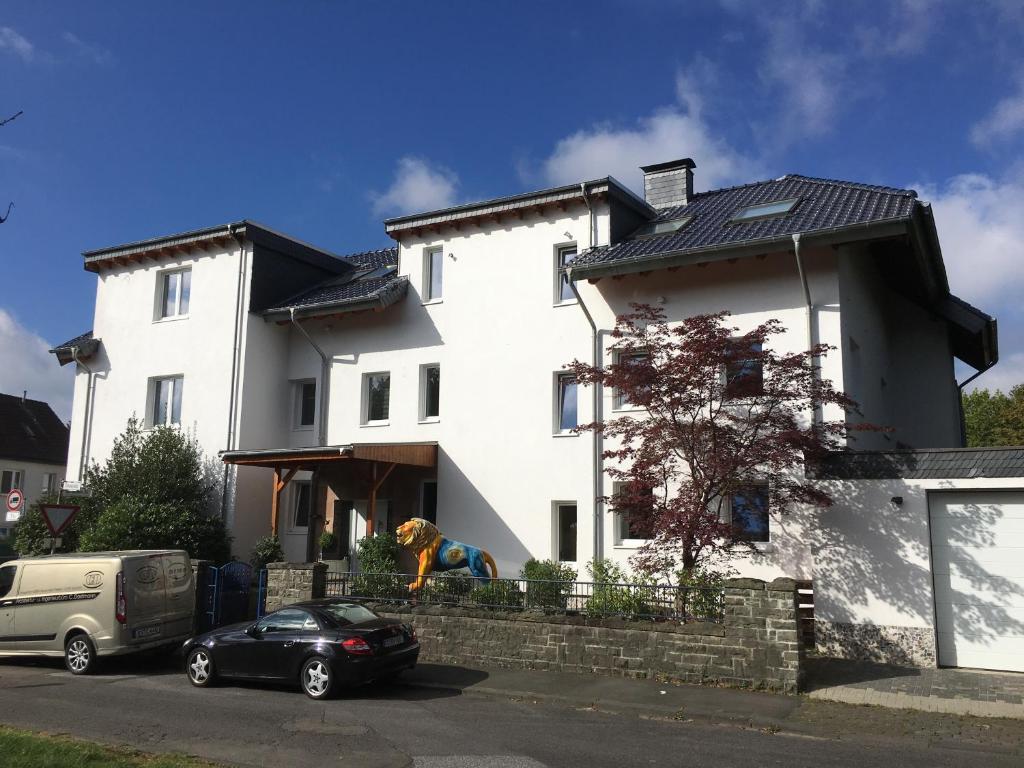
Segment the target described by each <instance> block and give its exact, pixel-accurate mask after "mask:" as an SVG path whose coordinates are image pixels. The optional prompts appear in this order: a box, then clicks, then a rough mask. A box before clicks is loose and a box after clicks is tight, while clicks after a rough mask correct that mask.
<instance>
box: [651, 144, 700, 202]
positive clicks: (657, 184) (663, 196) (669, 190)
mask: <svg viewBox="0 0 1024 768" xmlns="http://www.w3.org/2000/svg"><path fill="white" fill-rule="evenodd" d="M696 167H697V164H696V163H695V162H693V160H691V159H690V158H688V157H684V158H683V159H682V160H671V161H669V162H667V163H657V164H656V165H645V166H643V167H641V168H640V170H641V171H643V172H644V200H646V201H647V203H648V205H650V206H651V207H652V208H657V209H659V210H660V209H662V208H672V207H674V206H677V205H686V204H687V203H688V202H690V198H691V197H693V169H694V168H696Z"/></svg>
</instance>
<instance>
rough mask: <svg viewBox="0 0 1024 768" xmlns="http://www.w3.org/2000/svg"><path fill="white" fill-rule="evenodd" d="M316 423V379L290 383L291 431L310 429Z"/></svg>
mask: <svg viewBox="0 0 1024 768" xmlns="http://www.w3.org/2000/svg"><path fill="white" fill-rule="evenodd" d="M315 421H316V379H304V380H302V381H293V382H292V429H312V428H313V423H314V422H315Z"/></svg>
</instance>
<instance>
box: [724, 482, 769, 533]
mask: <svg viewBox="0 0 1024 768" xmlns="http://www.w3.org/2000/svg"><path fill="white" fill-rule="evenodd" d="M729 516H730V521H731V524H732V536H733V538H734V539H735V540H736V541H750V542H767V541H769V540H770V538H771V532H770V530H769V528H770V526H769V517H768V483H751V484H750V485H748V486H746V487H744V488H741V489H740V490H738V491H736V492H735V493H733V495H732V498H731V499H730V504H729Z"/></svg>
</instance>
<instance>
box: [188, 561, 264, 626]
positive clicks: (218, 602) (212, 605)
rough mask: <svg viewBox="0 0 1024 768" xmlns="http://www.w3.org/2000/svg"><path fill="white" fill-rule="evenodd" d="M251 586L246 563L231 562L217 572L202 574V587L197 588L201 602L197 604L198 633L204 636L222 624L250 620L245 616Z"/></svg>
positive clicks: (215, 570)
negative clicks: (200, 595) (199, 605)
mask: <svg viewBox="0 0 1024 768" xmlns="http://www.w3.org/2000/svg"><path fill="white" fill-rule="evenodd" d="M251 583H252V567H251V566H249V565H248V564H246V563H240V562H232V563H227V564H226V565H222V566H221V567H220V568H209V569H207V571H206V584H205V585H202V586H201V588H202V589H203V591H204V599H203V600H202V603H201V609H200V612H199V620H200V624H201V625H202V626H201V627H200V628H199V631H201V632H206V631H207V630H210V629H214V628H215V627H222V626H224V625H225V624H235V623H236V622H240V621H245V620H246V619H248V618H251V617H250V615H249V587H250V584H251Z"/></svg>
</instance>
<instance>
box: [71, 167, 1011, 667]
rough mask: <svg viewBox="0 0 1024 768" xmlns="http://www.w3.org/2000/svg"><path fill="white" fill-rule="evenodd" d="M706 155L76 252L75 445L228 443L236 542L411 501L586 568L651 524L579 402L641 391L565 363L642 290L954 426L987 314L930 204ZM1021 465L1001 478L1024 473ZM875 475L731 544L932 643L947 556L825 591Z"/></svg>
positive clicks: (625, 553)
mask: <svg viewBox="0 0 1024 768" xmlns="http://www.w3.org/2000/svg"><path fill="white" fill-rule="evenodd" d="M694 167H695V166H694V164H693V162H692V161H690V160H682V161H674V162H669V163H661V164H658V165H654V166H648V167H646V168H644V173H645V198H643V199H642V198H640V197H638V196H636V195H634V194H633V193H632V192H631V191H629V190H628V189H627V188H625V187H624V186H622V185H621V184H620V183H619V182H617V181H616V180H615V179H613V178H610V177H607V178H603V179H596V180H592V181H585V182H582V183H580V184H572V185H567V186H563V187H557V188H554V189H547V190H541V191H538V192H531V193H527V194H520V195H514V196H510V197H504V198H499V199H496V200H489V201H484V202H479V203H472V204H468V205H461V206H456V207H453V208H448V209H445V210H440V211H433V212H429V213H423V214H414V215H409V216H402V217H398V218H394V219H389V220H388V221H386V222H385V230H386V232H387V234H388V235H389V236H390V237H391V238H392V239H393V240H394V241H395V242H396V247H394V248H387V249H382V250H379V251H372V252H369V253H364V254H356V255H353V256H349V257H343V258H338V257H334V256H332V255H331V254H329V253H327V252H325V251H322V250H320V249H316V248H312V247H311V246H308V245H305V244H303V243H301V242H299V241H297V240H293V239H291V238H288V237H285V236H283V235H279V234H277V233H274V232H272V231H271V230H269V229H267V228H265V227H262V226H259V225H256V224H253V223H252V222H246V221H243V222H239V223H236V224H231V225H226V226H222V227H215V228H212V229H207V230H200V231H196V232H190V233H185V234H181V235H173V236H169V237H163V238H157V239H154V240H148V241H144V242H137V243H130V244H128V245H124V246H117V247H113V248H105V249H102V250H98V251H89V252H86V253H85V254H84V255H85V266H86V269H88V270H91V271H94V272H96V273H97V274H98V275H99V278H100V283H99V290H98V293H97V306H96V320H95V324H94V329H93V332H92V334H91V335H89V336H88V337H79V338H78V339H75V340H72V341H69V342H67V343H66V344H63V345H60V346H59V347H57V348H55V350H54V351H55V353H56V354H57V355H58V356H59V357H60V358H61V359H62V361H71V360H77V361H78V375H77V377H76V390H75V405H74V416H73V421H72V425H73V439H72V442H71V449H70V452H69V465H70V466H71V467H73V468H74V467H80V466H81V464H82V462H83V461H85V460H86V459H89V460H92V459H97V460H98V459H102V458H103V457H105V456H106V454H107V452H108V451H109V448H110V445H111V442H112V440H113V438H114V437H115V436H116V435H117V434H118V432H120V431H121V430H122V429H123V427H124V423H125V421H126V419H127V418H128V416H129V415H130V414H132V413H136V414H138V415H139V416H142V417H143V418H144V419H145V420H146V423H147V424H153V423H166V424H178V425H181V427H182V428H186V429H189V430H191V431H193V432H194V433H195V435H196V437H197V439H198V440H199V442H200V444H201V445H202V446H203V448H204V449H205V450H206V451H207V453H208V454H209V455H210V456H216V455H220V456H222V458H223V460H224V462H225V473H224V478H225V490H224V497H223V498H224V501H223V514H224V516H225V519H226V520H227V522H228V523H229V525H230V527H231V529H232V533H233V535H234V536H235V543H234V546H235V553H236V554H237V556H239V557H240V558H246V557H247V556H248V553H249V550H250V548H251V547H252V544H253V543H254V541H255V540H256V538H258V537H259V536H261V535H265V534H267V533H269V532H271V531H273V532H275V533H278V534H279V535H280V536H281V538H282V542H283V545H284V548H285V552H286V554H287V556H288V557H289V558H290V559H293V560H303V559H307V558H312V557H314V556H315V555H316V547H315V545H314V542H315V540H316V534H317V533H318V532H319V530H321V529H323V528H325V527H326V528H327V529H329V530H333V531H334V532H335V533H336V534H337V535H338V539H339V546H338V548H337V549H336V550H335V551H333V552H329V553H326V556H329V557H335V558H340V557H343V556H345V555H347V554H348V553H350V552H351V549H352V547H353V545H354V543H355V541H356V540H357V539H358V538H360V537H361V536H363V535H365V534H367V533H371V532H373V531H375V530H380V529H381V528H387V529H389V530H393V529H394V527H395V526H396V525H397V524H398V523H400V522H401V521H403V520H405V519H407V518H409V517H411V516H421V517H426V518H429V519H434V520H436V522H437V524H438V526H439V527H440V528H441V529H442V531H444V532H445V533H446V534H448V535H450V536H453V537H455V538H458V539H461V540H463V541H467V542H470V543H473V544H478V545H481V546H484V547H486V548H487V549H488V550H489V551H491V552H492V554H493V555H494V557H495V558H496V560H497V562H498V567H499V571H500V572H501V573H503V574H512V575H514V574H515V573H517V572H518V570H519V568H520V567H521V565H522V563H523V562H524V561H525V560H526V559H527V558H529V557H539V558H545V557H552V558H557V559H560V560H563V561H567V562H571V563H574V564H575V565H576V567H577V568H579V569H580V571H581V572H583V568H584V565H585V564H586V563H587V562H588V561H590V560H591V559H592V558H594V557H609V558H612V559H614V560H616V561H619V562H621V563H626V562H627V560H628V558H629V556H630V555H631V554H632V553H633V552H635V551H636V548H637V547H638V546H640V545H641V544H642V541H640V540H638V539H636V538H634V537H633V536H631V535H630V531H629V529H628V526H627V525H624V524H623V521H622V520H619V519H617V518H615V517H613V516H610V515H609V514H608V513H607V511H606V509H605V505H604V504H603V503H602V502H601V500H600V499H601V497H603V496H605V495H608V494H612V493H613V492H614V488H613V487H612V486H611V484H610V483H609V482H608V481H607V480H606V478H605V475H604V472H603V466H602V464H601V461H602V460H601V450H602V446H601V443H600V440H599V438H597V437H596V436H593V435H577V434H574V433H573V432H572V431H571V429H572V427H573V426H575V425H576V424H580V423H587V422H590V421H592V420H594V419H601V418H606V417H611V416H614V415H617V414H619V413H626V412H629V411H631V410H633V409H632V407H631V406H630V404H629V403H628V402H623V401H622V399H621V398H619V397H617V395H616V393H615V392H611V391H603V390H600V389H597V388H593V389H587V390H580V391H579V392H578V391H577V387H576V385H575V383H574V382H573V381H572V380H571V378H569V377H566V376H565V375H564V374H565V372H564V370H563V366H564V365H565V364H566V363H567V362H569V361H571V360H573V359H580V360H587V361H595V359H597V360H604V361H608V360H609V359H610V353H609V351H608V348H609V346H610V345H611V339H610V337H609V331H610V330H611V328H612V327H613V325H614V321H615V317H616V315H617V314H619V313H622V312H623V311H626V310H627V309H628V307H629V304H630V302H646V303H651V304H658V305H660V306H661V307H663V308H664V310H665V311H666V313H667V315H668V317H669V319H670V320H679V319H682V318H684V317H686V316H689V315H693V314H697V313H701V312H717V311H720V310H728V311H730V312H731V313H732V318H731V320H732V322H733V323H734V324H735V325H736V326H737V327H739V328H740V330H741V331H744V330H748V329H750V328H752V327H754V326H755V325H757V324H759V323H760V322H762V321H764V320H766V319H768V318H778V319H779V320H780V321H781V322H782V323H783V325H784V326H785V327H786V329H787V330H786V332H785V333H783V334H781V335H780V336H778V337H776V338H775V339H774V341H773V343H775V344H777V345H778V347H779V349H780V351H801V350H805V349H807V348H809V347H810V346H812V345H813V344H816V343H824V344H829V345H831V346H833V347H835V350H836V351H835V352H833V353H832V354H831V355H829V356H828V357H827V358H826V360H825V361H824V364H823V369H822V374H823V375H824V376H825V377H827V378H829V379H831V380H832V381H834V382H835V383H836V385H837V386H839V387H841V388H842V389H844V390H845V391H846V392H847V393H849V394H850V395H851V396H852V397H853V398H854V399H856V400H857V401H859V402H860V404H861V408H862V412H863V413H862V418H864V419H866V420H868V421H871V422H875V423H879V424H886V425H889V426H891V427H892V430H891V431H890V432H885V433H871V434H868V435H866V436H864V437H862V438H860V440H859V442H857V443H856V444H851V445H850V446H849V448H851V449H854V448H856V449H862V450H863V449H871V450H873V451H876V452H880V453H879V454H878V455H888V453H890V452H906V451H910V450H912V449H935V448H949V447H954V448H955V447H958V446H960V445H962V434H963V425H962V418H961V413H960V400H959V388H958V384H957V382H956V380H955V376H954V367H953V361H954V358H959V359H960V360H962V361H963V362H965V363H967V364H968V365H970V366H973V367H974V368H975V369H977V370H978V371H983V370H986V369H988V368H989V367H991V366H992V365H994V364H995V363H996V361H997V359H998V353H997V336H996V324H995V321H994V320H993V319H992V318H990V317H989V316H988V315H986V314H985V313H983V312H981V311H980V310H977V309H975V308H973V307H971V306H969V305H967V304H966V303H964V302H963V301H961V300H959V299H957V298H956V297H955V296H953V295H952V294H951V293H950V288H949V285H948V283H947V279H946V273H945V269H944V266H943V261H942V254H941V251H940V248H939V242H938V237H937V235H936V231H935V224H934V221H933V219H932V215H931V209H930V207H929V206H928V205H927V204H926V203H922V202H921V201H919V200H918V199H917V197H916V194H915V193H914V192H913V191H909V190H902V189H892V188H888V187H878V186H871V185H865V184H856V183H849V182H843V181H832V180H826V179H815V178H809V177H804V176H797V175H787V176H783V177H781V178H779V179H775V180H769V181H763V182H758V183H754V184H748V185H744V186H740V187H733V188H729V189H721V190H713V191H708V192H695V191H694V189H693V170H694ZM824 416H825V417H827V418H843V417H844V414H843V413H842V412H829V413H826V414H824ZM857 418H861V417H857ZM899 455H904V454H903V453H901V454H899ZM1020 469H1021V471H1020V472H1019V473H1018V479H1013V478H1009V479H1008V478H1000V479H998V480H996V481H995V485H997V486H999V485H1001V486H1003V487H1018V488H1020V487H1024V480H1021V479H1019V478H1020V476H1024V462H1020ZM822 482H832V480H831V479H823V480H822ZM950 483H951V486H952V487H957V484H956V481H955V480H951V481H950ZM876 487H881V486H879V485H878V481H875V485H874V486H872V488H876ZM886 487H888V486H886ZM921 487H925V486H921ZM872 492H873V491H872ZM860 493H866V491H860V490H858V491H856V492H855V495H853V496H847V495H842V494H840V495H837V500H838V501H839V503H838V504H837V506H836V507H834V508H833V509H832V510H829V511H828V512H827V513H824V514H822V513H819V512H814V513H810V512H808V513H806V514H803V515H792V516H789V517H787V518H785V519H775V518H772V519H768V520H761V521H755V524H756V525H757V526H758V528H759V531H758V532H759V533H760V534H764V528H765V527H767V535H762V536H761V538H766V539H767V541H764V542H760V543H758V545H757V546H758V550H759V551H758V554H757V555H756V556H754V557H753V558H751V559H749V560H744V561H741V562H739V563H738V566H739V567H740V568H741V569H742V571H743V572H744V573H745V574H746V575H752V576H759V577H763V578H770V577H773V576H777V575H781V574H785V575H791V576H797V577H801V578H811V579H814V580H815V582H816V585H817V588H818V590H819V603H820V605H821V606H822V607H821V608H820V609H819V616H821V617H822V618H823V621H824V622H826V626H827V627H828V628H829V631H830V632H831V633H832V635H833V636H836V637H838V638H839V640H838V641H837V642H840V643H841V644H842V645H843V647H844V648H848V649H851V650H850V652H857V653H862V654H872V653H875V654H883V655H884V653H887V652H888V651H887V650H886V649H890V646H892V647H893V648H897V649H898V650H899V649H901V650H900V652H901V653H904V655H905V656H907V657H911V658H914V659H918V660H920V659H922V658H924V660H925V661H928V660H929V659H927V658H925V657H922V655H921V654H920V653H919V652H917V649H918V647H919V646H920V643H921V632H920V631H919V629H920V621H923V619H920V618H919V614H918V613H917V612H916V610H912V611H910V613H912V614H913V615H912V616H909V618H908V611H907V610H905V609H906V608H907V602H908V601H907V600H901V596H899V595H896V596H895V597H891V593H892V589H893V588H894V586H893V585H896V584H903V583H910V581H908V578H910V579H911V580H913V579H917V580H918V581H920V582H921V585H920V589H922V590H924V591H925V593H927V594H931V587H930V586H928V585H926V584H924V582H923V581H922V580H921V579H919V578H918V577H919V576H920V569H921V568H922V567H924V568H925V571H924V573H926V574H928V576H929V578H931V571H930V570H929V568H930V566H929V565H928V562H930V561H928V560H927V559H926V560H925V565H924V566H922V565H921V563H920V562H919V561H914V562H912V563H911V562H910V561H909V560H907V559H905V558H904V559H899V556H894V559H893V560H892V562H891V568H889V569H887V570H885V571H882V570H881V569H879V572H878V577H879V578H880V579H882V580H884V581H886V582H887V584H888V586H886V585H881V586H878V587H877V588H876V587H875V586H874V585H872V584H870V583H862V584H860V585H858V589H859V590H860V591H854V590H847V592H845V593H843V595H841V596H840V595H839V593H838V592H834V593H833V592H830V590H831V589H832V588H833V587H835V586H836V585H838V584H839V581H840V580H841V579H846V578H848V577H849V576H850V571H849V563H846V564H845V566H844V568H838V567H831V566H832V563H833V562H834V559H833V558H831V557H829V556H825V555H823V554H822V553H823V552H825V550H826V549H828V548H829V547H833V548H834V549H833V550H832V551H833V552H837V553H841V552H842V547H843V546H846V545H847V543H844V542H843V541H842V540H840V539H838V538H830V534H829V529H828V528H827V527H826V526H825V525H824V521H827V520H834V519H836V518H842V519H840V520H839V523H840V524H841V525H840V528H841V527H842V525H845V524H848V523H850V522H851V521H850V520H848V519H846V518H843V516H842V512H841V511H840V510H841V509H845V508H846V507H844V506H843V505H846V506H850V505H855V504H858V503H860V502H859V499H862V498H863V496H857V495H856V494H860ZM909 495H910V494H909V492H908V496H909ZM921 498H924V497H923V496H922V497H921ZM903 513H904V515H909V516H912V518H913V519H914V520H915V521H916V522H915V524H914V527H913V533H914V534H915V535H917V536H918V539H915V540H914V541H915V543H914V546H917V543H916V542H917V541H918V540H919V538H920V535H921V532H922V531H924V535H925V536H926V537H927V530H928V519H929V505H928V504H927V503H923V504H922V503H920V501H919V499H917V497H916V496H915V497H914V498H913V499H911V500H910V501H909V502H908V503H907V504H906V505H904V507H903ZM890 516H891V510H890V508H889V507H887V506H885V505H881V506H876V507H872V508H871V509H870V510H864V514H863V515H862V516H861V517H860V518H858V520H859V522H858V523H857V524H856V525H857V526H861V527H856V526H855V530H854V531H852V532H851V531H844V535H845V536H846V538H847V540H848V543H849V545H850V551H851V552H854V551H856V552H860V553H863V552H865V551H867V550H868V549H869V548H867V549H865V548H864V547H862V548H861V549H859V550H858V549H857V547H855V546H853V544H855V543H856V544H864V543H865V542H872V541H875V538H877V536H876V533H877V531H882V530H885V527H884V526H882V525H880V521H888V520H889V518H890ZM741 517H743V519H748V518H747V517H746V516H741ZM876 518H877V519H876ZM837 530H838V529H837ZM905 533H908V534H909V533H910V531H905ZM873 537H875V538H873ZM888 545H889V546H890V547H891V546H892V545H893V543H892V542H891V541H890V542H888ZM865 556H867V557H870V555H865ZM836 559H840V560H841V559H842V558H841V555H838V556H837V558H836ZM904 569H910V571H909V574H908V573H904ZM914 583H917V582H916V581H915V582H914ZM830 585H831V586H830ZM887 589H888V590H889V592H888V593H887V591H886V590H887ZM830 594H835V595H836V599H835V600H834V601H833V602H831V603H830V602H829V596H830ZM840 597H841V599H840ZM922 599H925V600H926V602H931V603H932V604H934V603H935V600H934V599H932V598H922ZM985 599H989V598H987V597H986V598H985ZM886 600H889V602H888V603H886V602H885V601H886ZM890 609H892V610H890ZM876 616H881V617H884V619H883V622H879V621H877V620H876V619H875V618H874V617H876ZM929 621H930V622H931V623H930V624H928V626H929V627H931V626H934V620H929ZM900 622H903V623H900ZM879 624H881V625H882V626H881V628H879V627H877V626H875V627H874V628H871V627H872V625H879ZM865 626H868V627H869V628H868V629H864V627H865ZM908 628H909V630H912V631H909V630H908ZM872 633H873V634H872ZM890 637H896V638H897V641H895V642H896V644H895V645H893V644H892V643H890V641H889V639H888V638H890ZM899 638H909V639H908V640H907V642H906V643H904V644H903V646H900V645H899ZM887 643H888V645H886V644H887ZM934 647H935V646H934V643H933V645H932V648H933V653H932V658H933V659H934ZM857 648H859V649H860V650H856V649H857ZM879 649H881V650H879ZM896 655H898V654H895V653H890V654H889V656H890V657H895V656H896ZM940 661H943V658H942V657H941V655H940ZM954 663H955V662H954Z"/></svg>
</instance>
